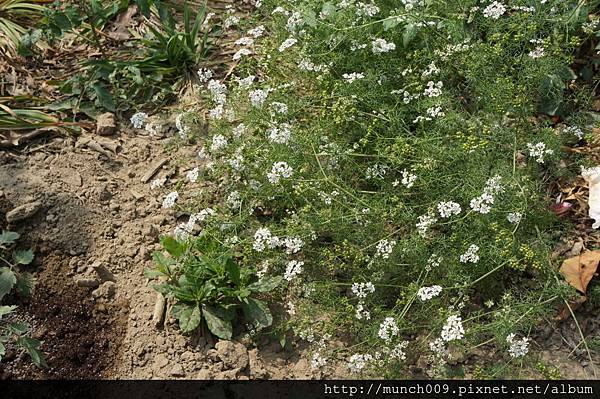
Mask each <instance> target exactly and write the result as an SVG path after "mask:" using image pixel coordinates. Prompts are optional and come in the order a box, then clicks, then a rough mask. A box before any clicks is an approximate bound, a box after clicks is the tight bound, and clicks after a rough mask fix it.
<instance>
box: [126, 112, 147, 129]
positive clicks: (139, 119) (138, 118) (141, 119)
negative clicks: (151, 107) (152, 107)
mask: <svg viewBox="0 0 600 399" xmlns="http://www.w3.org/2000/svg"><path fill="white" fill-rule="evenodd" d="M146 119H148V114H147V113H145V112H136V113H135V114H133V115H132V116H131V119H130V120H131V124H132V125H133V127H134V128H136V129H141V128H142V127H144V124H145V123H146Z"/></svg>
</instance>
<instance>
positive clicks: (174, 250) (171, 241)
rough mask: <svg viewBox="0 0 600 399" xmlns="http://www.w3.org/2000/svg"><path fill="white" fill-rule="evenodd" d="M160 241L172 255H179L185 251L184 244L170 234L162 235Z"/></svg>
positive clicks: (176, 256)
mask: <svg viewBox="0 0 600 399" xmlns="http://www.w3.org/2000/svg"><path fill="white" fill-rule="evenodd" d="M160 243H161V245H162V246H163V248H164V249H165V250H166V251H167V252H168V253H169V254H170V255H171V256H173V257H175V258H178V257H180V256H181V255H182V254H183V252H184V251H185V246H184V245H183V244H182V243H180V242H179V241H177V240H176V239H175V238H173V237H171V236H162V237H161V238H160Z"/></svg>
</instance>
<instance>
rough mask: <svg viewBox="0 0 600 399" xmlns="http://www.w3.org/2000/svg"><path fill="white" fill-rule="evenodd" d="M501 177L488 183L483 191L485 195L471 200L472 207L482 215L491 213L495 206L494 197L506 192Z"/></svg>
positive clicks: (495, 177) (497, 176) (496, 177)
mask: <svg viewBox="0 0 600 399" xmlns="http://www.w3.org/2000/svg"><path fill="white" fill-rule="evenodd" d="M501 179H502V177H501V176H499V175H496V176H494V177H492V178H490V179H489V180H488V181H487V184H486V187H485V188H484V189H483V194H481V195H480V196H479V197H477V198H473V199H472V200H471V203H470V206H471V209H473V210H474V211H475V212H479V213H481V214H486V213H489V212H490V210H491V209H492V205H493V204H494V196H495V195H496V194H499V193H501V192H502V191H504V188H503V187H502V184H501V183H500V180H501Z"/></svg>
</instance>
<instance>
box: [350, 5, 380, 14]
mask: <svg viewBox="0 0 600 399" xmlns="http://www.w3.org/2000/svg"><path fill="white" fill-rule="evenodd" d="M378 13H379V7H377V6H376V5H375V4H373V3H370V4H369V3H362V2H361V3H357V4H356V15H357V16H358V17H374V16H375V15H377V14H378Z"/></svg>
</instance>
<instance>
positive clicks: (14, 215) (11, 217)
mask: <svg viewBox="0 0 600 399" xmlns="http://www.w3.org/2000/svg"><path fill="white" fill-rule="evenodd" d="M41 206H42V203H41V202H39V201H34V202H29V203H27V204H23V205H19V206H18V207H16V208H14V209H13V210H11V211H9V212H8V213H7V214H6V221H7V222H8V223H14V222H18V221H21V220H25V219H27V218H29V217H31V216H33V215H34V214H35V213H36V212H37V211H38V210H39V209H40V208H41Z"/></svg>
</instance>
